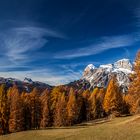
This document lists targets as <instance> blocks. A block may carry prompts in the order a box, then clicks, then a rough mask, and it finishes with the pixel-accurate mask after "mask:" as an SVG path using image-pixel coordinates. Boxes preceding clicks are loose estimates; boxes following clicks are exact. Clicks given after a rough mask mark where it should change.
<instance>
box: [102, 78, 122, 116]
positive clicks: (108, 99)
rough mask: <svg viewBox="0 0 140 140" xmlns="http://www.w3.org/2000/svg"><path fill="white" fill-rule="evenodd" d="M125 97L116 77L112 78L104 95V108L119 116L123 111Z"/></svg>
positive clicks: (107, 111)
mask: <svg viewBox="0 0 140 140" xmlns="http://www.w3.org/2000/svg"><path fill="white" fill-rule="evenodd" d="M122 106H123V99H122V94H121V93H120V90H119V88H118V85H117V82H116V79H115V78H112V79H111V80H110V82H109V84H108V87H107V91H106V94H105V97H104V104H103V107H104V110H105V112H106V113H107V114H114V115H115V116H119V115H120V114H121V112H122Z"/></svg>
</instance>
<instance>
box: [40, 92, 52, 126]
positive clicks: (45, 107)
mask: <svg viewBox="0 0 140 140" xmlns="http://www.w3.org/2000/svg"><path fill="white" fill-rule="evenodd" d="M49 99H50V95H49V91H48V90H45V91H44V92H43V93H42V95H41V97H40V100H41V110H42V111H41V112H42V113H41V123H40V127H41V128H46V127H47V126H50V108H49Z"/></svg>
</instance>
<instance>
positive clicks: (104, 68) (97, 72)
mask: <svg viewBox="0 0 140 140" xmlns="http://www.w3.org/2000/svg"><path fill="white" fill-rule="evenodd" d="M132 68H133V66H132V64H131V62H130V60H129V59H121V60H118V61H117V62H115V63H114V64H105V65H100V66H99V67H98V68H96V67H95V66H94V65H92V64H90V65H88V66H87V67H86V68H85V70H84V72H83V76H82V79H84V80H87V81H88V82H89V83H90V85H91V87H92V88H94V87H106V86H107V84H108V82H109V80H110V78H111V77H112V75H114V74H115V75H116V78H117V81H118V84H119V86H121V87H122V88H123V90H124V91H126V90H127V88H128V86H129V83H130V79H129V75H130V74H131V73H133V71H132Z"/></svg>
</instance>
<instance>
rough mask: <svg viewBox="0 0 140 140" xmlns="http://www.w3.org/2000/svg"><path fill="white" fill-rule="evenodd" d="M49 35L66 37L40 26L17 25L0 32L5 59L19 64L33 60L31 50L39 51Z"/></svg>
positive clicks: (2, 52)
mask: <svg viewBox="0 0 140 140" xmlns="http://www.w3.org/2000/svg"><path fill="white" fill-rule="evenodd" d="M47 37H55V38H65V36H63V35H62V34H60V33H57V32H55V31H52V30H50V29H44V28H39V27H18V28H17V27H16V28H12V29H9V30H7V31H5V32H3V33H0V41H1V45H0V47H1V48H2V51H1V53H0V54H4V56H5V59H8V60H9V61H11V62H13V63H15V64H18V63H20V64H21V63H22V62H23V63H24V62H27V61H31V60H30V59H29V57H30V55H31V54H29V52H31V53H32V51H37V50H39V49H40V48H42V47H44V45H45V44H46V43H47V42H48V41H49V40H48V39H47Z"/></svg>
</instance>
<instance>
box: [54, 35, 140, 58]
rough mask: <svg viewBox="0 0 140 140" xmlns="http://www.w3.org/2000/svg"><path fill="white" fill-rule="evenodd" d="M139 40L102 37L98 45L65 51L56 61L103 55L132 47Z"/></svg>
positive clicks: (58, 55) (125, 36) (126, 36)
mask: <svg viewBox="0 0 140 140" xmlns="http://www.w3.org/2000/svg"><path fill="white" fill-rule="evenodd" d="M137 41H138V40H137V38H135V37H134V36H131V35H121V36H113V37H102V38H101V39H100V41H99V42H98V43H93V44H91V45H89V46H86V47H84V48H77V49H73V50H68V51H63V52H60V53H58V54H56V55H55V56H54V58H56V59H72V58H77V57H84V56H90V55H95V54H99V53H102V52H103V51H107V50H110V49H116V48H124V47H130V46H131V45H133V44H134V43H136V42H137Z"/></svg>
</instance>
